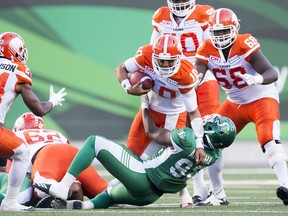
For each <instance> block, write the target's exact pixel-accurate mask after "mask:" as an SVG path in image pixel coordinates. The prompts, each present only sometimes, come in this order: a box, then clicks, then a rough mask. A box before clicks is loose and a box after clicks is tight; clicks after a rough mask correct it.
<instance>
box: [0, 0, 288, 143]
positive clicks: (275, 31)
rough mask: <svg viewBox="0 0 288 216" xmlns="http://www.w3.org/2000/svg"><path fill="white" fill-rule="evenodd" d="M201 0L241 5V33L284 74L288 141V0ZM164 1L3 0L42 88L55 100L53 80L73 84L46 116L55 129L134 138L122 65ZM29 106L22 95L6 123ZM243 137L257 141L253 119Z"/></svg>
mask: <svg viewBox="0 0 288 216" xmlns="http://www.w3.org/2000/svg"><path fill="white" fill-rule="evenodd" d="M196 2H197V3H198V4H209V5H212V6H214V7H215V8H220V7H228V8H230V9H232V10H234V12H235V13H236V14H237V15H238V18H239V19H240V20H241V29H240V33H245V32H249V33H252V34H253V35H254V36H255V37H256V38H257V39H258V40H259V42H260V44H261V45H262V51H263V52H264V54H265V55H266V56H267V57H268V58H269V60H270V61H271V63H272V64H273V65H274V66H275V67H276V68H277V70H278V72H279V77H280V78H279V81H278V82H277V83H276V85H277V88H278V90H279V92H280V103H281V120H282V122H281V127H282V129H281V134H282V140H288V133H287V131H288V124H287V122H288V113H287V106H288V97H287V96H288V87H287V84H286V79H287V73H288V66H287V65H288V63H287V62H288V61H287V60H288V57H287V50H288V42H287V35H288V16H287V14H288V13H287V11H288V1H283V0H274V1H269V0H253V1H250V0H241V1H238V0H218V1H213V0H202V1H201V0H198V1H196ZM163 5H166V1H165V0H157V1H155V0H145V1H143V0H142V1H140V0H122V1H116V0H114V1H112V0H111V1H109V0H105V1H100V0H98V1H97V0H82V1H76V0H57V1H56V0H49V1H48V0H47V1H36V0H22V1H17V0H9V1H4V0H2V1H0V29H1V32H6V31H14V32H17V33H19V34H20V35H21V36H22V37H23V38H24V39H25V41H26V46H27V48H28V51H29V60H28V62H27V65H28V66H29V67H30V69H31V71H32V75H33V76H32V80H33V89H34V91H35V93H36V94H37V95H38V96H39V98H40V99H41V100H48V99H49V85H50V84H52V85H53V86H54V90H55V91H58V90H60V88H62V87H66V89H67V92H68V95H67V97H66V101H65V102H64V103H63V106H62V107H57V108H55V109H54V110H53V111H52V112H51V113H50V114H49V115H47V116H45V117H44V120H45V123H46V127H47V128H54V129H58V130H60V131H62V132H63V133H64V134H65V135H66V136H67V137H68V138H70V139H72V140H83V139H85V138H86V137H87V136H89V135H91V134H101V135H103V136H106V137H109V138H111V139H115V140H123V139H125V138H126V137H127V133H128V131H129V127H130V124H131V122H132V119H133V117H134V115H135V114H136V113H137V111H138V108H139V98H138V97H135V96H130V95H126V93H125V92H124V91H123V89H122V88H121V87H120V85H119V84H118V82H117V80H116V76H115V73H114V69H115V67H116V66H117V65H118V64H120V63H122V62H123V61H124V60H126V59H127V58H130V57H132V56H134V54H135V52H136V50H137V49H138V47H139V46H141V45H144V44H148V43H149V40H150V35H151V32H152V25H151V19H152V15H153V13H154V11H155V10H156V9H157V8H159V7H160V6H163ZM259 8H261V9H259ZM224 98H225V95H224V94H223V93H222V95H221V99H222V100H223V99H224ZM26 111H28V110H27V108H26V107H25V105H24V104H23V102H22V99H21V97H19V98H18V99H17V100H16V102H15V103H14V104H13V106H12V107H11V110H10V112H9V113H8V116H7V118H6V122H5V124H6V127H8V128H12V126H13V124H14V122H15V120H16V118H17V117H18V116H19V115H20V114H22V113H23V112H26ZM237 139H240V140H245V139H247V140H251V139H256V133H255V129H254V125H252V124H249V125H248V126H247V127H246V128H245V129H244V131H243V132H241V133H240V134H239V136H238V138H237Z"/></svg>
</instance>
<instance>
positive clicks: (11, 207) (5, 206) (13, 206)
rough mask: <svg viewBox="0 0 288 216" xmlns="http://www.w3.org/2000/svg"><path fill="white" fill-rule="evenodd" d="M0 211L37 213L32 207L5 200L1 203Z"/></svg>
mask: <svg viewBox="0 0 288 216" xmlns="http://www.w3.org/2000/svg"><path fill="white" fill-rule="evenodd" d="M0 211H9V212H21V211H35V208H34V207H32V206H24V205H21V204H19V203H9V202H5V201H4V200H3V201H2V203H1V206H0Z"/></svg>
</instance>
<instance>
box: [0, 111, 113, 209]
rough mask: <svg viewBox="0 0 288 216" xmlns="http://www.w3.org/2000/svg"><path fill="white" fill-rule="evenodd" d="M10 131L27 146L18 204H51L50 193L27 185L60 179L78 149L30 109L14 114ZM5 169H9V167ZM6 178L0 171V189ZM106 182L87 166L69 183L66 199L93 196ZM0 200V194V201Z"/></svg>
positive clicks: (46, 205)
mask: <svg viewBox="0 0 288 216" xmlns="http://www.w3.org/2000/svg"><path fill="white" fill-rule="evenodd" d="M13 132H14V133H15V134H16V136H17V137H19V138H21V139H22V140H23V141H24V142H25V143H26V144H27V147H28V149H29V150H30V156H29V161H30V165H29V167H28V170H27V179H25V183H24V184H22V187H21V192H20V195H19V197H18V201H19V203H21V204H24V205H32V206H35V207H37V208H39V207H41V208H44V207H45V208H51V205H50V202H51V200H53V197H47V194H46V193H43V192H42V191H40V190H37V189H35V190H33V189H32V186H31V185H32V183H33V182H41V183H53V182H58V181H60V180H61V179H62V178H63V176H64V175H65V173H66V172H67V169H68V167H69V165H70V163H71V161H72V160H73V158H74V156H75V155H76V153H77V152H78V148H76V147H75V146H73V145H70V142H69V140H68V139H67V138H66V137H65V136H64V135H63V134H62V133H60V132H59V131H56V130H52V129H47V128H45V125H44V121H43V119H42V118H41V117H39V116H35V115H34V114H33V113H31V112H28V113H24V114H22V115H21V116H20V117H18V118H17V120H16V121H15V124H14V127H13ZM51 155H53V157H51ZM9 162H10V160H9ZM9 165H11V164H10V163H8V164H7V168H9ZM7 171H8V172H9V169H8V170H7ZM3 178H4V180H3ZM28 178H29V179H28ZM6 179H7V178H6V176H5V175H1V179H0V181H1V185H0V186H1V189H0V191H2V192H4V191H6V188H7V182H6ZM95 182H97V185H95ZM107 185H108V183H107V182H106V181H105V180H104V179H103V178H102V177H101V176H100V175H99V174H98V173H97V171H96V170H95V169H94V167H93V166H89V167H88V168H87V169H85V170H84V171H83V172H82V173H81V174H80V175H79V176H78V177H77V180H76V181H75V182H74V183H73V184H72V185H71V187H70V194H69V199H79V200H83V198H84V196H86V197H88V198H93V197H94V196H96V195H97V194H99V193H101V192H102V191H103V190H105V189H106V188H107ZM1 201H2V198H1V194H0V203H1Z"/></svg>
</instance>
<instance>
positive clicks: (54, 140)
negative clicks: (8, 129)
mask: <svg viewBox="0 0 288 216" xmlns="http://www.w3.org/2000/svg"><path fill="white" fill-rule="evenodd" d="M15 134H16V136H18V137H19V138H21V139H22V140H23V141H24V143H25V144H27V147H28V149H29V151H30V161H31V160H32V158H33V156H34V155H35V153H36V152H37V151H38V150H40V149H41V148H43V147H44V146H46V145H52V144H69V141H68V139H67V138H66V137H65V136H64V135H63V134H61V133H60V132H58V131H55V130H49V129H29V130H22V131H17V132H15ZM51 157H53V156H52V155H51ZM31 168H32V163H30V165H29V168H28V172H29V173H30V172H31Z"/></svg>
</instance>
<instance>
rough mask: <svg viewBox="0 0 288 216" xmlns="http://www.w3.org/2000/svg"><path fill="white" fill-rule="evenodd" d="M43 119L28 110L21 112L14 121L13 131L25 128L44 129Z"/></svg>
mask: <svg viewBox="0 0 288 216" xmlns="http://www.w3.org/2000/svg"><path fill="white" fill-rule="evenodd" d="M44 127H45V126H44V121H43V119H42V118H41V117H39V116H35V115H34V114H33V113H31V112H28V113H24V114H22V115H21V116H20V117H18V119H17V120H16V121H15V124H14V127H13V132H17V131H21V130H27V129H44Z"/></svg>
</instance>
